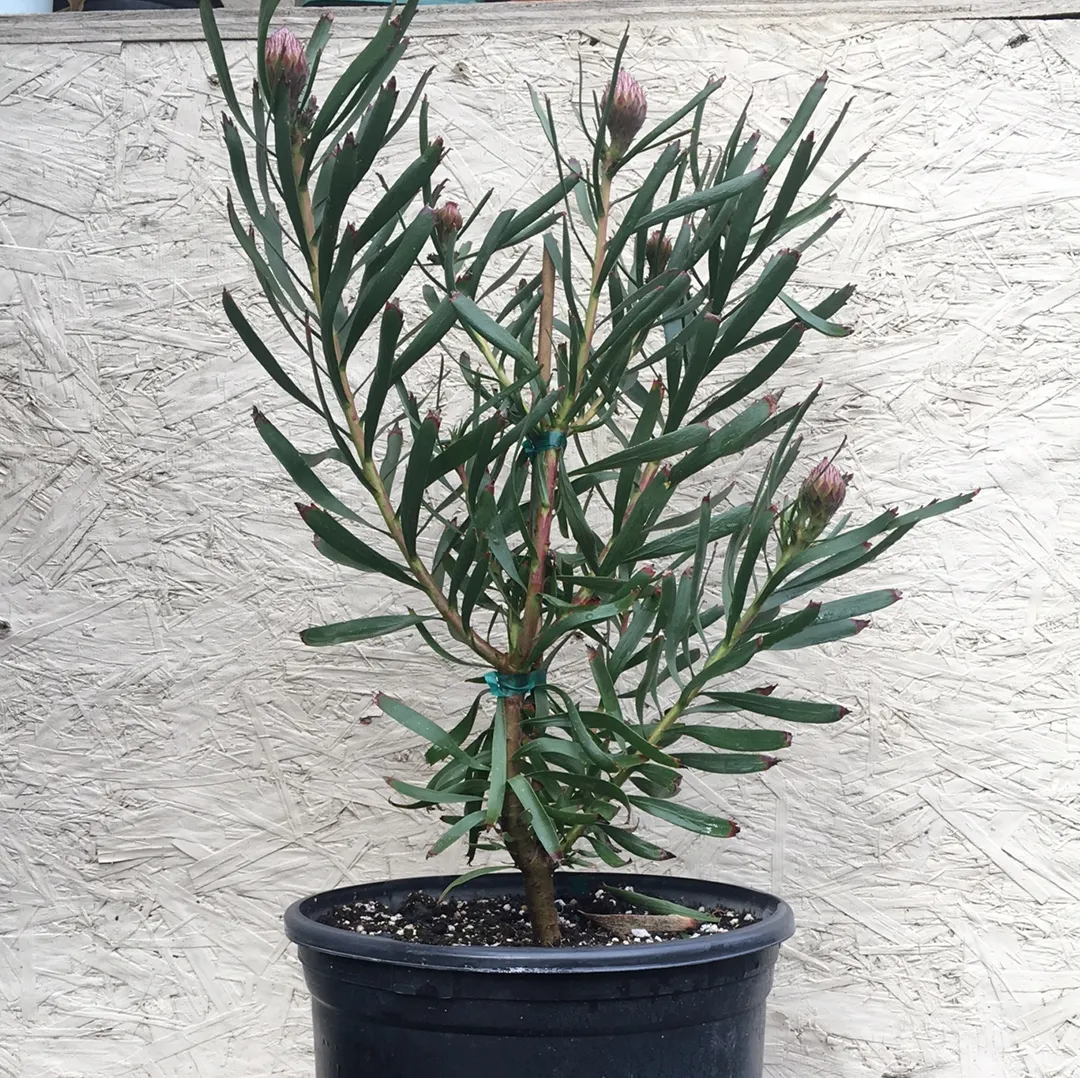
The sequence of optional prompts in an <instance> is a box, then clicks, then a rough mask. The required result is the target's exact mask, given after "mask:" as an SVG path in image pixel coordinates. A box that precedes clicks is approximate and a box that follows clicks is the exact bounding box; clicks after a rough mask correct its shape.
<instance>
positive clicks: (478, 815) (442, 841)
mask: <svg viewBox="0 0 1080 1078" xmlns="http://www.w3.org/2000/svg"><path fill="white" fill-rule="evenodd" d="M483 822H484V814H483V813H482V812H470V813H469V815H468V816H462V818H461V819H460V820H458V821H457V823H455V824H452V825H451V826H450V827H449V828H447V829H446V830H445V831H444V832H443V833H442V834H441V835H440V836H439V837H438V838H437V839H436V840H435V842H434V844H433V845H432V847H431V849H429V850H428V852H427V856H428V857H435V856H437V855H438V854H440V853H442V852H443V850H448V849H449V848H450V847H451V846H453V844H454V843H455V842H457V840H458V839H459V838H464V837H465V836H466V835H467V834H468V833H469V832H470V831H471V830H472V829H473V828H474V827H476V826H478V825H479V824H482V823H483Z"/></svg>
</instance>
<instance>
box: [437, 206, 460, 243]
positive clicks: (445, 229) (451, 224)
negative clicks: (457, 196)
mask: <svg viewBox="0 0 1080 1078" xmlns="http://www.w3.org/2000/svg"><path fill="white" fill-rule="evenodd" d="M434 217H435V235H436V236H437V237H438V239H439V243H440V244H446V243H448V242H449V241H450V239H451V237H453V236H456V235H457V234H458V233H459V232H460V231H461V226H462V223H463V222H462V220H461V210H460V209H459V208H458V204H457V203H456V202H444V203H443V204H442V205H441V206H440V207H439V208H438V209H437V210H436V211H435V214H434Z"/></svg>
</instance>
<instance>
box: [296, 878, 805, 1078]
mask: <svg viewBox="0 0 1080 1078" xmlns="http://www.w3.org/2000/svg"><path fill="white" fill-rule="evenodd" d="M555 879H556V884H557V887H556V890H557V892H558V894H559V895H560V897H562V898H565V899H569V898H573V897H575V896H578V895H584V894H588V893H590V892H591V891H594V890H596V888H597V887H599V886H600V885H601V884H602V883H610V884H613V885H615V886H622V887H625V886H628V885H629V886H633V887H635V888H636V889H637V890H639V891H641V892H644V893H646V894H651V895H655V896H658V897H660V898H667V899H670V900H672V901H675V902H679V903H681V904H683V905H688V906H692V907H695V908H696V907H698V906H701V905H716V904H718V903H720V904H723V905H725V906H728V907H730V908H731V909H734V910H738V911H740V912H750V911H752V912H753V913H755V914H756V915H757V916H759V917H760V918H761V920H760V922H759V923H757V924H755V925H752V926H750V927H747V928H741V929H738V930H736V931H733V932H727V933H715V934H712V935H707V936H702V937H699V938H698V939H685V940H674V941H671V942H666V943H653V944H643V945H642V944H639V945H636V946H622V945H617V946H612V947H575V948H569V947H568V948H565V949H552V950H542V949H532V948H523V947H514V948H509V947H507V948H502V947H490V948H484V947H434V946H428V945H423V944H410V943H402V942H397V941H395V940H391V939H384V938H379V937H369V936H363V935H360V934H358V933H355V932H351V931H349V930H347V929H340V928H334V927H332V926H331V925H327V924H325V923H323V919H324V918H325V917H326V915H327V913H328V912H329V910H330V909H332V908H333V907H334V906H339V905H342V904H345V903H349V902H355V901H372V900H373V901H379V902H386V903H388V904H389V905H390V906H391V907H394V906H395V905H397V904H400V902H401V901H402V900H403V899H404V898H405V897H406V896H407V895H408V894H411V893H412V892H414V891H426V892H428V893H433V894H438V893H439V892H440V891H441V890H442V888H444V887H445V886H446V885H447V884H448V883H449V882H450V880H451V877H426V878H420V879H411V880H396V881H393V882H390V883H377V884H367V885H365V886H361V887H345V888H341V889H340V890H337V891H327V892H325V893H323V894H320V895H315V896H313V897H311V898H306V899H303V900H301V901H300V902H296V903H294V904H293V905H292V906H290V907H289V909H288V910H287V911H286V913H285V931H286V933H287V934H288V937H289V939H291V940H292V941H293V942H294V943H297V944H298V945H299V952H300V961H301V962H302V963H303V967H304V976H305V978H306V980H307V984H308V988H309V989H310V990H311V995H312V1011H313V1014H314V1022H315V1073H316V1076H317V1078H760V1075H761V1070H762V1052H763V1045H764V1038H765V997H766V996H767V995H768V994H769V989H770V988H771V987H772V976H773V966H774V964H775V962H776V956H777V953H778V951H779V949H780V944H781V943H782V942H783V941H784V940H785V939H787V938H788V937H789V936H790V935H791V934H792V932H793V931H794V927H795V921H794V917H793V916H792V913H791V910H790V908H789V907H788V906H787V905H786V904H785V903H784V902H781V901H780V900H779V899H777V898H773V897H772V896H771V895H767V894H763V893H761V892H759V891H750V890H747V889H746V888H742V887H731V886H728V885H727V884H721V883H708V882H706V881H704V880H687V879H678V878H675V877H670V876H628V875H621V874H619V873H603V874H600V873H587V872H580V873H579V872H575V873H559V874H557V875H556V877H555ZM514 892H516V893H518V894H520V893H521V882H520V877H518V876H517V875H516V874H515V873H509V874H503V873H499V874H494V875H490V876H483V877H481V878H479V879H477V880H474V881H473V882H472V883H469V884H465V885H463V886H461V887H460V888H459V889H458V890H457V892H456V893H457V895H458V896H459V897H462V898H467V897H472V896H478V895H502V894H508V893H514Z"/></svg>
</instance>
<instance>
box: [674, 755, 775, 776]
mask: <svg viewBox="0 0 1080 1078" xmlns="http://www.w3.org/2000/svg"><path fill="white" fill-rule="evenodd" d="M679 762H680V763H681V764H682V765H683V767H689V768H691V769H692V770H694V771H706V772H708V773H709V774H712V775H749V774H752V773H753V772H755V771H768V770H769V768H770V767H773V766H774V765H775V764H778V763H779V762H780V761H779V760H777V759H776V757H775V756H761V755H759V754H757V753H745V752H742V753H739V752H732V753H715V752H681V753H679Z"/></svg>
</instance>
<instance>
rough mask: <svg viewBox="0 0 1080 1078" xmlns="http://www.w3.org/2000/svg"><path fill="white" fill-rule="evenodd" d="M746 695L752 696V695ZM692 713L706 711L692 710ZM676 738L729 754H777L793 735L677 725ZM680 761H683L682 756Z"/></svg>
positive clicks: (721, 727) (788, 745)
mask: <svg viewBox="0 0 1080 1078" xmlns="http://www.w3.org/2000/svg"><path fill="white" fill-rule="evenodd" d="M745 695H747V696H751V695H753V694H752V693H746V694H745ZM690 710H691V711H699V710H704V709H703V708H691V709H690ZM671 733H672V734H673V735H675V736H676V737H689V738H693V740H694V741H700V742H701V743H702V744H703V745H708V746H709V747H710V748H714V749H726V750H727V751H728V752H775V751H776V750H777V749H786V748H789V747H790V745H791V734H789V733H787V732H786V731H784V730H753V729H751V730H739V729H736V728H734V727H723V726H683V725H681V724H677V725H675V726H673V727H672V728H671ZM679 759H683V757H682V755H680V757H679Z"/></svg>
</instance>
